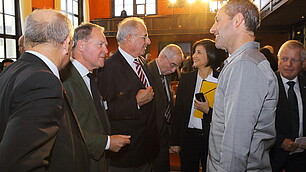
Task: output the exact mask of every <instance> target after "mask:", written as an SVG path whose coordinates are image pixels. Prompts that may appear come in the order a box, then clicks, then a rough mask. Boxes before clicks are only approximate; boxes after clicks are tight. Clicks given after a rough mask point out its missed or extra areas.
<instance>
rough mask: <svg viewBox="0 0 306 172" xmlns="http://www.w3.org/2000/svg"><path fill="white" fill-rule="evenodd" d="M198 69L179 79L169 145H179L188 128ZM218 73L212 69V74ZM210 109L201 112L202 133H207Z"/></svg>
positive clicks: (216, 74)
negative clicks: (206, 111) (205, 112)
mask: <svg viewBox="0 0 306 172" xmlns="http://www.w3.org/2000/svg"><path fill="white" fill-rule="evenodd" d="M197 75H198V70H195V71H192V72H189V73H184V74H182V78H181V80H180V83H179V86H178V90H177V97H176V103H175V108H174V113H173V114H174V116H173V118H174V119H173V124H172V129H171V145H173V146H180V145H181V143H182V142H183V139H184V135H185V133H186V130H187V129H188V124H189V120H190V113H191V106H192V103H193V101H194V100H193V97H194V90H195V87H196V81H197ZM218 75H219V73H218V72H216V71H213V76H214V77H215V78H218ZM211 117H212V109H211V108H210V110H209V112H208V114H204V113H203V119H202V130H203V134H204V135H208V134H209V129H210V122H211Z"/></svg>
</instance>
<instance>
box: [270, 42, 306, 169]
mask: <svg viewBox="0 0 306 172" xmlns="http://www.w3.org/2000/svg"><path fill="white" fill-rule="evenodd" d="M305 52H306V51H305V48H304V46H303V44H302V43H300V42H298V41H295V40H290V41H287V42H285V43H284V44H283V45H282V46H281V48H280V50H279V52H278V59H279V60H278V69H279V72H277V73H276V75H277V78H278V84H279V101H278V105H277V110H276V123H275V128H276V131H277V136H276V142H275V145H274V147H273V149H271V151H270V156H271V164H272V170H273V171H275V172H281V171H282V170H283V169H285V170H286V172H305V171H306V151H305V148H306V142H303V143H301V144H297V143H295V139H296V138H299V137H305V136H306V78H305V77H304V76H302V75H301V74H300V72H301V70H302V63H303V60H304V59H305V58H306V57H305V56H306V53H305ZM291 84H292V86H291ZM292 88H293V90H292ZM293 92H294V94H295V96H294V95H293ZM291 95H293V96H291ZM291 97H296V98H294V101H293V102H295V103H292V98H291ZM294 104H295V105H294ZM294 107H295V108H294ZM298 149H299V150H300V152H299V153H294V152H295V151H297V150H298Z"/></svg>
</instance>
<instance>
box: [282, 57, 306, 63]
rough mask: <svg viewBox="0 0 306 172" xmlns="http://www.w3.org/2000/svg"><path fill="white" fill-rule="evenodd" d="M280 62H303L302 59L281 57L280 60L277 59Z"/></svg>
mask: <svg viewBox="0 0 306 172" xmlns="http://www.w3.org/2000/svg"><path fill="white" fill-rule="evenodd" d="M279 59H280V61H282V62H288V61H289V60H291V62H292V63H298V62H302V61H303V60H302V59H294V58H292V59H291V58H288V57H282V58H279Z"/></svg>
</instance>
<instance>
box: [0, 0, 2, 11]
mask: <svg viewBox="0 0 306 172" xmlns="http://www.w3.org/2000/svg"><path fill="white" fill-rule="evenodd" d="M0 13H3V10H2V1H1V3H0Z"/></svg>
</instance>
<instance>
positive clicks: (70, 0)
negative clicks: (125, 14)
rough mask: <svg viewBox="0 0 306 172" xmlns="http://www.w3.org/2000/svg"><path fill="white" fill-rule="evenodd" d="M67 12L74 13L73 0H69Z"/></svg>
mask: <svg viewBox="0 0 306 172" xmlns="http://www.w3.org/2000/svg"><path fill="white" fill-rule="evenodd" d="M67 12H70V13H72V0H67Z"/></svg>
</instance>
